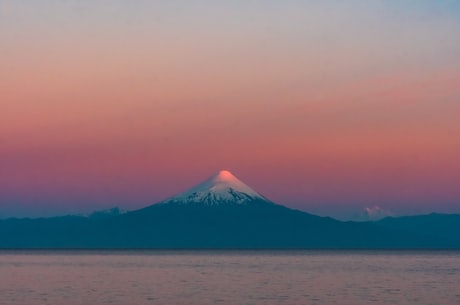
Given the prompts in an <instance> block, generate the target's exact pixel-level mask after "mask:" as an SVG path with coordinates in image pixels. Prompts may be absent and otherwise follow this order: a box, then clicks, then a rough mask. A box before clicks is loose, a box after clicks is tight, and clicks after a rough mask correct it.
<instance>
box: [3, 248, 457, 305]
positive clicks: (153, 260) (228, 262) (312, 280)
mask: <svg viewBox="0 0 460 305" xmlns="http://www.w3.org/2000/svg"><path fill="white" fill-rule="evenodd" d="M0 304H2V305H4V304H5V305H9V304H11V305H40V304H53V305H60V304H62V305H64V304H65V305H74V304H82V305H83V304H84V305H90V304H95V305H96V304H97V305H99V304H101V305H104V304H120V305H130V304H133V305H142V304H165V305H182V304H197V305H206V304H229V305H230V304H232V305H233V304H234V305H239V304H256V305H258V304H260V305H262V304H263V305H270V304H289V305H295V304H341V305H346V304H350V305H357V304H392V305H393V304H398V305H404V304H443V305H450V304H452V305H453V304H460V252H414V251H409V252H385V251H384V252H362V251H361V252H360V251H356V252H353V251H350V252H343V251H291V252H289V251H288V252H276V251H275V252H257V251H256V252H244V251H243V252H237V251H216V252H211V251H207V252H184V251H177V252H161V251H160V252H158V251H156V252H155V251H151V252H149V251H145V252H142V251H138V252H109V251H108V252H34V251H31V252H11V251H3V252H0Z"/></svg>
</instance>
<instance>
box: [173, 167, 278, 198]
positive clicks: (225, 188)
mask: <svg viewBox="0 0 460 305" xmlns="http://www.w3.org/2000/svg"><path fill="white" fill-rule="evenodd" d="M252 201H269V200H267V199H266V198H265V197H264V196H262V195H260V194H259V193H257V192H256V191H254V190H253V189H252V188H250V187H249V186H247V185H246V184H245V183H244V182H242V181H241V180H239V179H238V178H236V177H235V176H234V175H233V174H232V173H231V172H229V171H227V170H221V171H219V172H218V173H217V174H215V175H213V176H211V177H210V178H208V179H207V180H205V181H204V182H202V183H200V184H198V185H197V186H195V187H193V188H191V189H189V190H188V191H185V192H184V193H182V194H179V195H177V196H174V197H172V198H170V199H168V200H166V201H165V202H164V203H177V204H188V203H201V204H204V205H220V204H249V203H250V202H252Z"/></svg>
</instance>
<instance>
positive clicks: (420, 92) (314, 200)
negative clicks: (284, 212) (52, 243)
mask: <svg viewBox="0 0 460 305" xmlns="http://www.w3.org/2000/svg"><path fill="white" fill-rule="evenodd" d="M452 6H454V7H452ZM453 8H454V9H453ZM458 8H459V7H458V6H455V4H452V3H451V2H448V1H440V2H439V3H438V2H437V3H436V4H434V3H430V2H428V1H420V2H408V3H407V4H388V3H380V4H362V3H359V2H356V3H355V5H354V6H351V5H345V4H343V3H342V4H341V3H340V2H338V1H336V2H324V3H309V4H307V3H304V2H302V1H286V2H285V3H284V2H283V4H280V3H275V2H272V1H268V2H267V1H266V2H260V1H254V2H251V3H243V2H241V3H240V2H237V3H236V2H235V3H234V4H215V3H212V2H210V1H202V2H197V3H196V4H195V5H191V4H190V3H188V2H185V1H172V2H161V1H159V2H157V3H154V4H153V3H149V2H148V1H139V2H137V3H136V4H127V3H122V1H112V2H109V1H105V0H98V1H95V2H89V1H87V2H85V1H80V2H79V1H63V2H56V1H48V0H46V1H43V2H41V3H30V2H27V1H25V2H14V1H0V37H1V38H2V43H1V44H0V67H1V69H0V105H1V111H0V216H2V215H6V216H8V215H51V214H57V213H67V212H81V211H90V210H95V209H100V208H106V207H110V206H113V205H119V206H121V207H123V208H126V209H132V208H137V207H141V206H144V205H147V204H150V203H154V202H156V201H158V200H161V199H164V198H166V197H168V196H170V195H173V194H174V193H176V192H180V191H183V190H184V189H185V188H187V187H189V186H192V185H193V184H194V183H197V182H199V180H201V179H204V178H206V177H207V176H209V175H211V174H213V173H214V172H215V171H217V170H219V169H222V168H227V169H230V170H232V171H233V172H234V173H235V174H236V175H237V176H238V177H240V178H241V179H242V180H244V181H245V182H247V183H248V184H249V185H252V186H253V187H254V188H255V189H257V190H258V191H260V192H261V193H263V194H265V195H266V196H268V197H270V198H272V199H273V200H275V201H278V202H280V203H284V204H286V205H289V206H291V207H296V208H301V209H303V210H307V211H312V212H315V213H320V214H328V215H333V216H337V217H345V214H346V213H353V212H354V211H358V210H360V209H361V208H364V207H369V206H374V205H379V206H381V207H382V208H384V209H387V210H390V211H392V212H394V213H396V214H398V213H399V214H404V213H416V212H430V211H443V212H452V211H455V212H460V191H459V188H458V187H457V184H458V181H460V161H458V160H459V158H458V155H459V154H460V123H459V122H460V121H459V120H458V118H459V117H460V89H459V88H460V86H459V84H460V40H459V39H458V37H460V18H459V15H458V14H457V15H456V14H455V13H453V12H455V11H456V10H455V9H457V11H458Z"/></svg>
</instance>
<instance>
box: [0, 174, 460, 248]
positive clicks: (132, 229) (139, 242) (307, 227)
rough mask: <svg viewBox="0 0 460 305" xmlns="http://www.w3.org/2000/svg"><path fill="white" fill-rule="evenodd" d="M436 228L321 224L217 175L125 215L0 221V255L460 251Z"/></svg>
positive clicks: (407, 222)
mask: <svg viewBox="0 0 460 305" xmlns="http://www.w3.org/2000/svg"><path fill="white" fill-rule="evenodd" d="M428 218H429V219H428V220H427V221H429V220H431V219H433V216H430V217H428ZM438 218H439V219H441V220H444V219H447V218H446V217H445V216H442V215H441V216H439V217H438ZM449 219H450V218H449ZM422 220H423V221H425V220H424V219H422ZM441 220H436V223H437V224H440V226H441V227H445V225H444V224H445V223H448V224H452V225H450V226H448V227H446V228H445V229H444V230H442V231H439V232H441V233H442V234H441V233H440V234H434V233H433V234H431V233H429V232H422V233H423V234H420V233H419V232H418V231H417V230H414V229H413V228H414V225H412V222H413V221H412V218H410V219H408V220H402V222H398V221H396V222H395V221H391V220H390V221H386V222H385V221H383V222H378V223H371V222H342V221H338V220H335V219H332V218H329V217H320V216H316V215H312V214H309V213H306V212H303V211H299V210H295V209H291V208H288V207H286V206H283V205H280V204H277V203H274V202H272V201H271V200H269V199H268V198H266V197H265V196H263V195H261V194H260V193H258V192H257V191H255V190H253V189H252V188H251V187H249V186H248V185H246V184H245V183H244V182H242V181H241V180H239V179H238V178H237V177H235V176H234V175H233V174H232V173H231V172H229V171H227V170H222V171H219V172H218V173H216V174H215V175H213V176H211V177H210V178H208V179H206V180H205V181H203V182H202V183H199V184H198V185H196V186H195V187H192V188H190V189H189V190H187V191H185V192H183V193H180V194H178V195H176V196H173V197H171V198H168V199H166V200H164V201H161V202H159V203H155V204H152V205H150V206H147V207H145V208H143V209H139V210H135V211H131V212H126V213H108V214H107V213H106V214H104V216H103V217H82V216H63V217H53V218H42V219H7V220H0V237H1V238H0V248H16V249H23V248H58V249H61V248H82V249H91V248H97V249H104V248H106V249H311V248H314V249H331V248H332V249H345V248H346V249H350V248H353V249H363V248H364V249H375V248H460V239H457V238H445V236H446V234H444V233H445V232H449V231H452V232H454V231H455V230H452V228H454V229H455V228H457V227H458V220H456V218H455V219H454V220H452V221H450V222H446V221H441ZM411 221H412V222H411ZM418 223H419V221H418V220H417V221H416V222H415V224H418ZM427 223H429V222H427ZM457 231H458V230H457ZM457 231H455V232H457ZM435 233H436V232H435Z"/></svg>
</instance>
